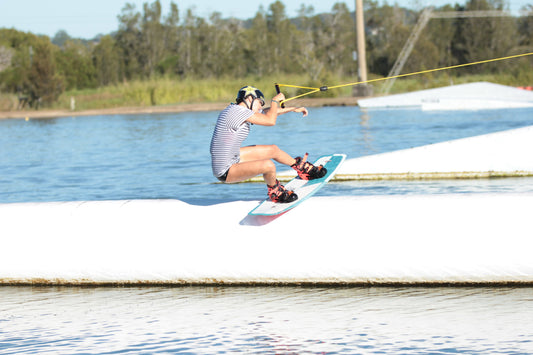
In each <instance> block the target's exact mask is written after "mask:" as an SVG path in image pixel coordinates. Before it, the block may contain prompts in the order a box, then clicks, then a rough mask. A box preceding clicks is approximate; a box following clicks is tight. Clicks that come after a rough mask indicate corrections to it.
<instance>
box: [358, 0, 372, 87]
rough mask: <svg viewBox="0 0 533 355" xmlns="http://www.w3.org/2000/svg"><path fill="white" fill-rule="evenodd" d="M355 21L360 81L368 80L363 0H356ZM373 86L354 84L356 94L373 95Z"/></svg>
mask: <svg viewBox="0 0 533 355" xmlns="http://www.w3.org/2000/svg"><path fill="white" fill-rule="evenodd" d="M355 22H356V33H357V65H358V71H357V73H358V76H359V81H362V82H364V81H367V80H368V79H367V75H366V49H365V19H364V14H363V0H355ZM371 94H372V93H371V88H370V86H368V85H366V84H359V85H356V86H354V95H356V96H368V95H371Z"/></svg>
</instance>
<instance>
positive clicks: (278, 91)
mask: <svg viewBox="0 0 533 355" xmlns="http://www.w3.org/2000/svg"><path fill="white" fill-rule="evenodd" d="M274 86H275V87H276V93H278V94H279V93H281V90H280V89H279V85H278V84H274ZM280 104H281V108H285V103H284V102H283V101H281V102H280Z"/></svg>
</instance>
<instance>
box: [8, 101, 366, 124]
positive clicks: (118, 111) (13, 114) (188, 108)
mask: <svg viewBox="0 0 533 355" xmlns="http://www.w3.org/2000/svg"><path fill="white" fill-rule="evenodd" d="M359 99H360V97H335V98H317V99H299V100H294V101H292V102H290V104H288V105H290V106H305V107H324V106H356V105H357V102H358V100H359ZM228 104H229V103H227V102H215V103H194V104H175V105H162V106H139V107H114V108H103V109H91V110H79V111H77V110H74V111H71V110H67V109H65V110H60V109H43V110H19V111H3V112H0V119H17V118H19V119H45V118H60V117H77V116H97V115H101V116H107V115H133V114H153V113H178V112H198V111H220V110H222V109H224V107H226V106H227V105H228Z"/></svg>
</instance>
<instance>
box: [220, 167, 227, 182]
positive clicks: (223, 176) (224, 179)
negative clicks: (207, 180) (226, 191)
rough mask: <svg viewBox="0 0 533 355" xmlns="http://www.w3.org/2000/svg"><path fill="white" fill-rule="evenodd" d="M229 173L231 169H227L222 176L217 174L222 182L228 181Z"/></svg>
mask: <svg viewBox="0 0 533 355" xmlns="http://www.w3.org/2000/svg"><path fill="white" fill-rule="evenodd" d="M228 173H229V169H228V170H226V172H225V173H224V174H222V176H217V179H218V180H219V181H220V182H226V179H227V178H228Z"/></svg>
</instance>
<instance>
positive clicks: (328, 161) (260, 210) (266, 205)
mask: <svg viewBox="0 0 533 355" xmlns="http://www.w3.org/2000/svg"><path fill="white" fill-rule="evenodd" d="M345 159H346V154H331V155H325V156H322V157H320V158H318V159H317V160H316V161H315V162H314V163H313V164H314V165H316V166H318V165H323V166H324V167H325V168H326V169H327V173H326V175H324V176H323V177H321V178H320V179H315V180H302V179H300V178H299V177H295V178H294V179H292V180H291V181H290V182H289V183H288V184H286V185H285V188H286V189H288V190H293V191H294V192H295V193H296V194H297V195H298V199H297V200H296V201H294V202H290V203H275V202H272V201H271V200H270V199H266V200H264V201H263V202H261V203H260V204H259V206H257V207H256V208H254V209H253V210H252V211H250V212H249V214H250V215H260V216H275V215H279V214H281V213H284V212H286V211H288V210H290V209H292V208H294V207H296V206H298V205H299V204H300V203H302V202H304V201H305V200H306V199H308V198H309V197H311V196H312V195H314V194H315V193H316V192H317V191H318V190H320V189H321V188H322V186H324V185H325V184H326V183H327V182H328V181H329V180H330V179H331V178H332V177H333V176H334V175H335V172H336V171H337V169H338V168H339V167H340V166H341V165H342V163H343V162H344V160H345Z"/></svg>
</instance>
